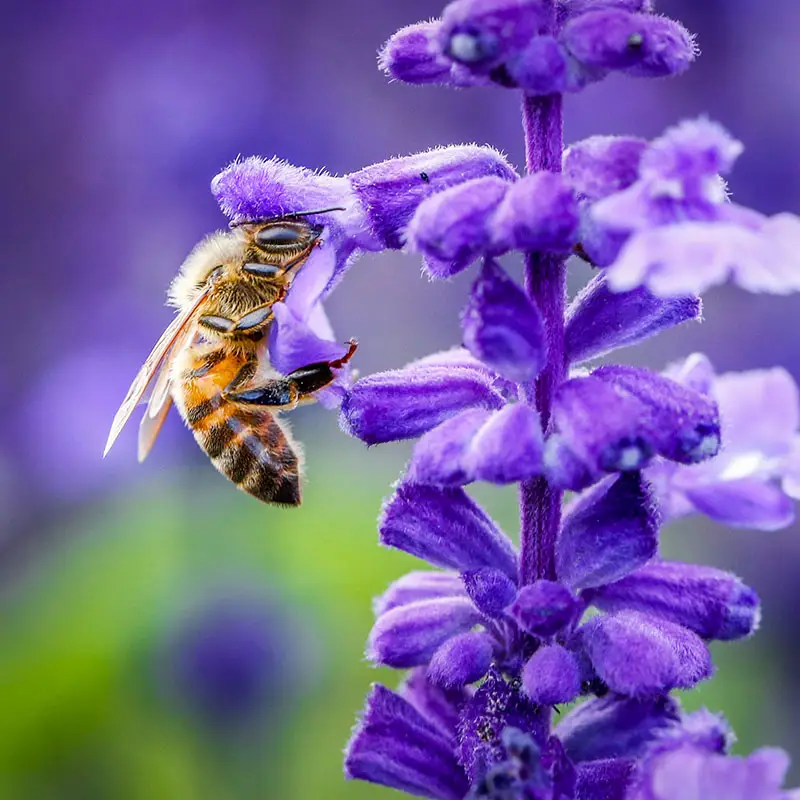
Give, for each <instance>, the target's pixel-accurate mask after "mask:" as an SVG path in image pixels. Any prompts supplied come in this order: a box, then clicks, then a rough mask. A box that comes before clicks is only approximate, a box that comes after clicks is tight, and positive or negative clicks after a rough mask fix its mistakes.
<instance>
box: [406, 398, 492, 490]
mask: <svg viewBox="0 0 800 800" xmlns="http://www.w3.org/2000/svg"><path fill="white" fill-rule="evenodd" d="M491 413H492V412H490V411H486V410H485V409H482V408H469V409H467V410H466V411H462V412H460V413H459V414H456V416H454V417H451V418H450V419H448V420H446V421H445V422H443V423H442V424H441V425H438V426H437V427H435V428H434V429H433V430H431V431H428V432H427V433H426V434H425V435H424V436H423V437H422V438H421V439H420V440H419V441H418V442H417V444H416V445H415V447H414V453H413V455H412V456H411V462H410V464H409V465H408V471H407V474H406V477H407V479H408V480H409V481H411V482H412V483H430V484H437V485H440V486H461V485H462V484H465V483H469V482H470V481H472V480H473V478H472V473H471V472H470V471H469V470H467V469H465V463H464V461H465V458H464V457H465V455H466V453H467V452H468V450H469V448H470V445H471V444H472V441H473V439H474V438H475V435H476V434H477V433H478V431H479V430H480V429H481V428H482V427H483V425H484V424H485V423H486V421H487V419H489V418H490V417H491Z"/></svg>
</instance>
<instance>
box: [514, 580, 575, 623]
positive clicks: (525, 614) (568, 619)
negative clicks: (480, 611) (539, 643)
mask: <svg viewBox="0 0 800 800" xmlns="http://www.w3.org/2000/svg"><path fill="white" fill-rule="evenodd" d="M581 610H582V608H581V605H580V603H579V602H578V601H577V600H576V598H575V597H573V595H572V593H571V592H570V591H569V589H567V588H566V587H565V586H562V585H561V584H560V583H556V582H555V581H545V580H540V581H535V582H534V583H531V584H528V585H527V586H523V587H522V588H521V589H520V590H519V594H518V595H517V599H516V600H515V601H514V604H513V605H512V606H511V609H510V612H511V616H512V617H514V619H515V620H516V621H517V623H518V624H519V626H520V627H521V628H522V629H523V630H525V631H527V632H528V633H532V634H534V635H535V636H539V637H549V636H554V635H555V634H556V633H558V632H559V631H560V630H562V629H564V628H566V627H567V626H569V625H570V624H571V623H572V622H573V621H574V620H575V619H576V618H577V617H578V615H579V614H580V612H581Z"/></svg>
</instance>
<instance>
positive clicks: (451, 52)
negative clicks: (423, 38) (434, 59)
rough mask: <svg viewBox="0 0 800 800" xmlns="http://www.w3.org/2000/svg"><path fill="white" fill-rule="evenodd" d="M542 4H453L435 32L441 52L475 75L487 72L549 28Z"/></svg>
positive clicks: (508, 0) (511, 0)
mask: <svg viewBox="0 0 800 800" xmlns="http://www.w3.org/2000/svg"><path fill="white" fill-rule="evenodd" d="M551 16H552V15H551V13H549V12H548V10H547V4H546V3H540V2H530V0H528V1H527V2H526V0H455V2H453V3H450V5H448V6H447V7H446V8H445V10H444V12H443V14H442V22H441V27H440V29H439V45H440V47H441V50H442V52H443V53H444V54H445V55H446V56H447V57H448V58H450V59H452V60H453V61H456V62H458V63H459V64H463V65H464V66H465V67H467V68H468V69H470V70H471V71H475V72H479V73H480V72H487V71H489V70H490V69H491V68H492V67H493V66H496V65H497V64H499V63H501V62H502V61H504V60H505V59H507V58H508V56H509V55H511V54H512V53H515V52H517V51H519V50H522V49H523V48H524V47H525V46H526V45H527V44H528V42H529V41H530V39H531V38H532V37H533V36H535V35H536V34H537V33H538V32H539V31H540V30H541V29H543V28H546V27H547V26H548V25H549V24H552V19H551Z"/></svg>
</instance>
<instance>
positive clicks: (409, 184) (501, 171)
mask: <svg viewBox="0 0 800 800" xmlns="http://www.w3.org/2000/svg"><path fill="white" fill-rule="evenodd" d="M487 176H492V177H494V178H497V179H502V180H503V181H513V180H515V179H516V177H517V173H516V172H515V171H514V170H513V169H512V168H511V166H510V165H509V163H508V161H506V159H505V158H504V157H503V156H502V155H501V154H500V153H499V152H498V151H497V150H495V149H493V148H491V147H486V146H483V147H479V146H478V145H452V146H450V147H438V148H434V149H432V150H427V151H425V152H423V153H416V154H414V155H411V156H405V157H403V158H392V159H389V160H387V161H382V162H380V163H378V164H373V165H371V166H369V167H365V168H364V169H361V170H359V171H358V172H353V173H351V174H350V175H348V176H347V178H348V180H349V181H350V184H351V185H352V187H353V191H354V192H355V194H356V197H357V198H358V200H359V203H360V205H361V207H362V208H363V209H364V212H365V214H366V218H367V221H368V224H369V226H370V229H371V231H372V233H373V235H374V237H375V238H376V239H377V240H378V241H380V242H381V243H382V245H383V246H384V247H389V248H394V249H399V248H401V247H403V245H404V244H405V239H404V232H405V229H406V227H407V226H408V223H409V222H410V221H411V218H412V217H413V216H414V213H415V212H416V210H417V208H418V206H419V205H420V204H421V203H422V202H423V201H424V200H425V199H426V198H429V197H431V196H433V195H435V194H436V193H438V192H441V191H443V190H446V189H448V188H450V187H453V186H456V185H457V184H463V183H464V182H465V181H471V180H473V179H476V178H483V177H487Z"/></svg>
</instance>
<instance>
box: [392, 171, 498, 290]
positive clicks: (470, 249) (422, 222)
mask: <svg viewBox="0 0 800 800" xmlns="http://www.w3.org/2000/svg"><path fill="white" fill-rule="evenodd" d="M509 186H510V184H509V182H508V181H507V180H504V179H502V178H498V177H496V176H493V175H490V176H487V177H483V178H474V179H472V180H469V181H465V182H464V183H459V184H457V185H456V186H451V187H450V188H449V189H444V190H443V191H441V192H438V193H436V194H433V195H431V196H430V197H428V198H426V199H425V200H423V201H422V202H421V203H420V204H419V206H418V208H417V210H416V212H415V213H414V216H413V217H412V219H411V221H410V222H409V224H408V228H407V229H406V240H407V243H408V246H409V249H410V250H411V251H412V252H417V253H421V254H422V255H423V256H424V259H425V269H426V271H427V272H428V274H429V275H430V276H431V277H432V278H449V277H450V276H451V275H455V274H456V273H457V272H461V271H462V270H464V269H466V268H467V267H468V266H469V265H470V264H471V263H472V262H473V261H475V259H477V258H478V257H480V256H482V255H485V254H486V253H488V252H489V251H490V249H491V247H490V242H491V227H490V224H489V220H490V218H491V216H492V212H493V211H494V210H495V208H497V206H498V205H499V204H500V201H501V200H502V199H503V197H504V196H505V193H506V192H507V191H508V187H509Z"/></svg>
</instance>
